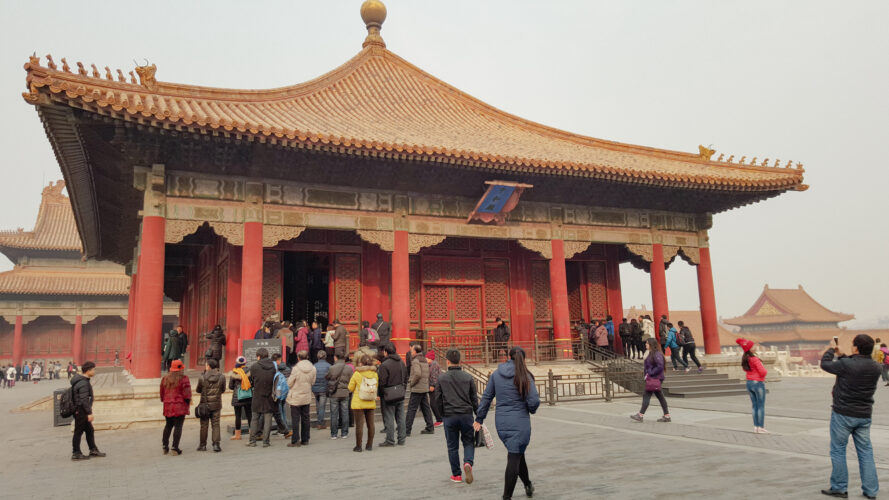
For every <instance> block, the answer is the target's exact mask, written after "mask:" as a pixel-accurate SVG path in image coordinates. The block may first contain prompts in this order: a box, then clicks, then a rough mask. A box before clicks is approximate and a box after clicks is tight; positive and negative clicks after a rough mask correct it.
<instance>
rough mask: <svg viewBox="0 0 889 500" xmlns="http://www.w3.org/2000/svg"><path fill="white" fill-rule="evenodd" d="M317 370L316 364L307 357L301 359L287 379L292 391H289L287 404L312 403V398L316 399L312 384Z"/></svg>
mask: <svg viewBox="0 0 889 500" xmlns="http://www.w3.org/2000/svg"><path fill="white" fill-rule="evenodd" d="M315 372H316V370H315V365H313V364H312V362H311V361H309V360H307V359H304V360H302V361H300V362H299V363H297V364H296V366H294V367H293V371H292V372H291V373H290V377H289V378H288V379H287V386H288V387H290V392H288V393H287V404H289V405H290V406H303V405H307V404H311V403H312V399H314V396H313V395H312V384H314V383H315Z"/></svg>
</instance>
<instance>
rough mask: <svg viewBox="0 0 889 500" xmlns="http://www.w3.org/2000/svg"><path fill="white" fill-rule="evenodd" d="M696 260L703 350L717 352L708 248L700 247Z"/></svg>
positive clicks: (713, 297)
mask: <svg viewBox="0 0 889 500" xmlns="http://www.w3.org/2000/svg"><path fill="white" fill-rule="evenodd" d="M700 251H701V258H700V261H699V262H698V296H699V297H700V299H701V326H702V328H703V329H704V351H705V352H706V354H719V352H720V348H719V329H718V328H719V327H718V326H717V324H716V295H715V293H714V290H713V269H712V267H711V266H710V249H709V248H701V250H700Z"/></svg>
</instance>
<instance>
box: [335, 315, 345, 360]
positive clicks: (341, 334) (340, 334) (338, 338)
mask: <svg viewBox="0 0 889 500" xmlns="http://www.w3.org/2000/svg"><path fill="white" fill-rule="evenodd" d="M333 325H334V326H335V327H336V329H335V330H334V331H333V352H334V353H336V354H338V355H339V357H340V358H345V357H346V353H347V352H348V350H349V331H348V330H346V327H345V326H343V324H342V323H340V320H339V319H335V320H333Z"/></svg>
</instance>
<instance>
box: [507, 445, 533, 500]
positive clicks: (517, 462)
mask: <svg viewBox="0 0 889 500" xmlns="http://www.w3.org/2000/svg"><path fill="white" fill-rule="evenodd" d="M518 478H522V484H524V485H525V486H528V485H529V484H531V478H530V477H528V464H526V463H525V454H524V453H507V454H506V480H505V482H504V484H503V498H512V492H513V490H515V483H516V479H518Z"/></svg>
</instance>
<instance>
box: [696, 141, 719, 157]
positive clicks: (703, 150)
mask: <svg viewBox="0 0 889 500" xmlns="http://www.w3.org/2000/svg"><path fill="white" fill-rule="evenodd" d="M710 146H712V144H711V145H710ZM715 152H716V150H715V149H710V147H709V146H708V147H704V146H703V145H700V144H699V145H698V154H699V155H700V157H701V159H702V160H709V159H710V157H711V156H713V153H715Z"/></svg>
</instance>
